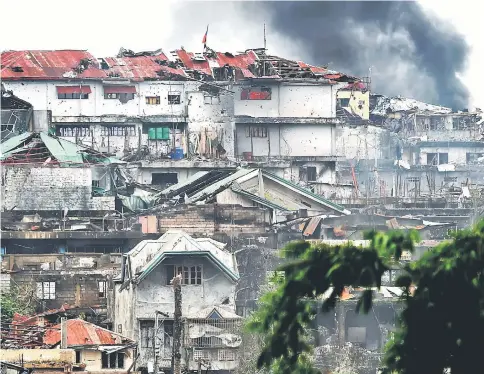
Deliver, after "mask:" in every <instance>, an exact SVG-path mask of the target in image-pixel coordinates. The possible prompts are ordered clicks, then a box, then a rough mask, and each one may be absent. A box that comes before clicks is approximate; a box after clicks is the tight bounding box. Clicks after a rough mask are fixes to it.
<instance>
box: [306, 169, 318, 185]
mask: <svg viewBox="0 0 484 374" xmlns="http://www.w3.org/2000/svg"><path fill="white" fill-rule="evenodd" d="M307 169H308V181H309V182H314V181H315V180H316V179H317V173H316V166H308V168H307Z"/></svg>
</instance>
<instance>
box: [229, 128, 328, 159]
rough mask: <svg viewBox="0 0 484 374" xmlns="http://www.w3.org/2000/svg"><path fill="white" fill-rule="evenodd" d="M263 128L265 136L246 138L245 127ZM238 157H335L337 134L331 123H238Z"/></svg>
mask: <svg viewBox="0 0 484 374" xmlns="http://www.w3.org/2000/svg"><path fill="white" fill-rule="evenodd" d="M258 126H261V127H266V128H267V132H268V134H267V137H265V138H259V137H250V136H247V132H246V129H247V128H248V127H258ZM236 132H237V154H238V155H239V156H242V154H243V153H244V152H252V155H253V156H256V157H257V156H266V157H267V156H275V157H276V156H282V157H298V156H299V157H304V156H312V157H313V156H314V157H318V156H334V155H336V153H335V152H336V146H335V142H336V131H335V126H334V125H332V124H299V123H296V124H289V123H288V124H260V125H259V124H257V125H249V124H237V125H236Z"/></svg>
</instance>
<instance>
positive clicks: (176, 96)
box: [167, 91, 181, 105]
mask: <svg viewBox="0 0 484 374" xmlns="http://www.w3.org/2000/svg"><path fill="white" fill-rule="evenodd" d="M167 100H168V105H180V104H181V92H176V91H173V92H168V96H167Z"/></svg>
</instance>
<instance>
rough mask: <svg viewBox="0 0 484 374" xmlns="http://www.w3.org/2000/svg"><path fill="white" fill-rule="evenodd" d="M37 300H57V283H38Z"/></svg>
mask: <svg viewBox="0 0 484 374" xmlns="http://www.w3.org/2000/svg"><path fill="white" fill-rule="evenodd" d="M37 298H38V299H41V300H55V282H37Z"/></svg>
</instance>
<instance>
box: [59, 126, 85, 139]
mask: <svg viewBox="0 0 484 374" xmlns="http://www.w3.org/2000/svg"><path fill="white" fill-rule="evenodd" d="M55 133H56V136H60V137H63V138H75V137H85V136H89V135H90V134H91V131H90V126H89V125H67V126H66V125H57V126H56V129H55Z"/></svg>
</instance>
